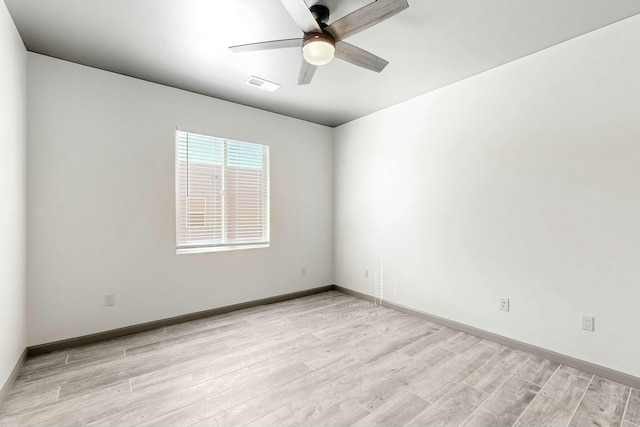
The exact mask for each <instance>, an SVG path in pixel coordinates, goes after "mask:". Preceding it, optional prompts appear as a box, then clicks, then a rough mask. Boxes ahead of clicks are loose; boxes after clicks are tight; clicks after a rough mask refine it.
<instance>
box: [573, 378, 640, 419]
mask: <svg viewBox="0 0 640 427" xmlns="http://www.w3.org/2000/svg"><path fill="white" fill-rule="evenodd" d="M629 392H630V389H629V387H627V386H625V385H622V384H618V383H614V382H613V381H609V380H605V379H604V378H600V377H598V376H596V377H594V378H593V380H592V381H591V384H589V387H588V388H587V392H586V393H585V395H584V397H583V398H582V401H581V402H580V405H579V406H578V409H577V410H576V413H575V415H574V416H573V418H572V419H571V421H570V423H569V425H570V426H575V427H587V426H597V427H612V426H619V425H620V424H621V423H622V416H623V414H624V408H625V406H626V404H627V398H628V397H629Z"/></svg>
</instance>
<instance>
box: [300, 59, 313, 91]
mask: <svg viewBox="0 0 640 427" xmlns="http://www.w3.org/2000/svg"><path fill="white" fill-rule="evenodd" d="M317 68H318V67H317V66H315V65H311V64H309V63H308V62H307V61H305V60H304V59H303V60H302V65H301V66H300V74H298V85H308V84H309V83H311V79H313V75H314V74H315V73H316V69H317Z"/></svg>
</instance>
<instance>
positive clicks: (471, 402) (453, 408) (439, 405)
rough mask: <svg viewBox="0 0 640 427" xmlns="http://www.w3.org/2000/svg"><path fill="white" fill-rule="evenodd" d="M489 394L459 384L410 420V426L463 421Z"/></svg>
mask: <svg viewBox="0 0 640 427" xmlns="http://www.w3.org/2000/svg"><path fill="white" fill-rule="evenodd" d="M487 396H488V394H486V393H484V392H482V391H480V390H477V389H475V388H473V387H470V386H468V385H467V384H459V385H458V386H456V387H455V388H454V389H453V390H451V391H450V392H449V393H447V394H446V395H445V396H443V397H442V399H440V400H438V401H437V402H436V403H434V404H433V405H432V406H430V407H429V408H427V409H426V410H425V411H423V412H422V413H420V414H419V415H418V416H416V417H415V418H414V419H413V420H410V421H409V423H408V424H407V425H408V426H429V427H450V426H458V425H460V423H462V422H463V421H464V420H465V419H466V418H467V417H468V416H469V415H471V413H472V412H473V411H475V410H476V408H477V407H478V406H480V404H481V403H482V402H483V401H484V400H485V399H486V398H487Z"/></svg>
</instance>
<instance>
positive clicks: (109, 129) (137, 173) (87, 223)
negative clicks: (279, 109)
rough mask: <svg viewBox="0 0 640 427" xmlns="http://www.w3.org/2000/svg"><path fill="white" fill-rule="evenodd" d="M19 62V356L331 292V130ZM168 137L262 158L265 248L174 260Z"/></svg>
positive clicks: (116, 78) (71, 68)
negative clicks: (267, 180) (25, 140)
mask: <svg viewBox="0 0 640 427" xmlns="http://www.w3.org/2000/svg"><path fill="white" fill-rule="evenodd" d="M28 57H29V61H28V85H29V88H28V108H29V147H28V161H29V175H28V186H29V193H28V201H29V212H28V227H29V230H28V231H29V233H28V243H29V252H28V255H29V267H28V268H29V271H28V272H29V296H28V313H29V322H28V344H29V345H35V344H41V343H46V342H51V341H55V340H60V339H64V338H69V337H76V336H79V335H84V334H89V333H94V332H99V331H104V330H109V329H113V328H118V327H123V326H127V325H133V324H138V323H141V322H147V321H152V320H156V319H161V318H166V317H170V316H176V315H180V314H185V313H191V312H195V311H199V310H206V309H211V308H215V307H220V306H225V305H229V304H234V303H238V302H244V301H248V300H253V299H258V298H264V297H269V296H273V295H280V294H284V293H288V292H295V291H299V290H304V289H309V288H314V287H318V286H324V285H329V284H331V283H332V282H333V280H332V279H333V278H332V272H333V265H332V262H333V178H332V173H333V169H332V161H333V160H332V159H333V154H332V130H331V129H330V128H327V127H323V126H319V125H315V124H311V123H308V122H304V121H301V120H296V119H292V118H287V117H284V116H280V115H277V114H272V113H269V112H265V111H261V110H257V109H253V108H248V107H245V106H241V105H237V104H232V103H229V102H225V101H220V100H216V99H213V98H208V97H204V96H200V95H196V94H193V93H189V92H184V91H180V90H177V89H173V88H169V87H165V86H160V85H157V84H152V83H148V82H144V81H141V80H136V79H133V78H129V77H125V76H121V75H116V74H112V73H108V72H105V71H100V70H97V69H92V68H88V67H84V66H80V65H77V64H72V63H69V62H65V61H60V60H57V59H52V58H49V57H45V56H41V55H38V54H32V53H30V54H29V55H28ZM247 90H251V88H248V89H247ZM176 126H178V127H179V128H181V129H184V130H191V131H197V132H206V133H210V134H213V135H220V136H227V137H233V138H236V139H240V140H246V141H253V142H259V143H265V144H268V145H270V147H271V198H272V200H271V247H270V248H268V249H255V250H241V251H231V252H218V253H205V254H189V255H176V253H175V192H174V185H175V184H174V161H175V158H174V150H175V142H174V141H175V140H174V138H175V129H176ZM302 266H306V267H307V270H308V274H307V275H306V276H302V275H301V267H302ZM110 293H115V294H116V305H115V306H114V307H109V308H106V307H104V296H105V295H106V294H110Z"/></svg>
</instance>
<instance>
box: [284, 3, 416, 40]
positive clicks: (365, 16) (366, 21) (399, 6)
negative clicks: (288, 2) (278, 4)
mask: <svg viewBox="0 0 640 427" xmlns="http://www.w3.org/2000/svg"><path fill="white" fill-rule="evenodd" d="M283 1H284V0H283ZM408 7H409V3H407V0H376V1H374V2H373V3H369V4H368V5H366V6H363V7H361V8H360V9H358V10H356V11H355V12H352V13H350V14H348V15H347V16H345V17H343V18H340V19H338V20H337V21H336V22H334V23H333V24H331V25H329V26H328V27H327V28H325V29H326V30H327V31H328V32H329V33H330V34H331V35H332V36H333V38H334V39H335V40H336V41H338V40H344V39H346V38H347V37H349V36H352V35H354V34H356V33H359V32H360V31H362V30H366V29H367V28H369V27H371V26H373V25H376V24H379V23H380V22H382V21H384V20H385V19H387V18H391V17H392V16H393V15H395V14H396V13H398V12H402V11H403V10H405V9H406V8H408Z"/></svg>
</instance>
